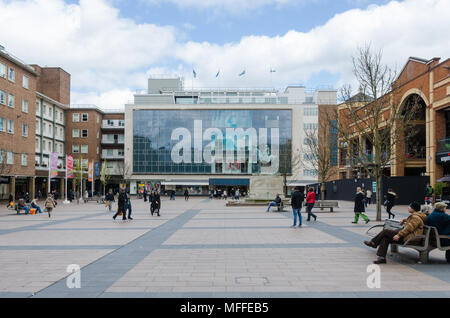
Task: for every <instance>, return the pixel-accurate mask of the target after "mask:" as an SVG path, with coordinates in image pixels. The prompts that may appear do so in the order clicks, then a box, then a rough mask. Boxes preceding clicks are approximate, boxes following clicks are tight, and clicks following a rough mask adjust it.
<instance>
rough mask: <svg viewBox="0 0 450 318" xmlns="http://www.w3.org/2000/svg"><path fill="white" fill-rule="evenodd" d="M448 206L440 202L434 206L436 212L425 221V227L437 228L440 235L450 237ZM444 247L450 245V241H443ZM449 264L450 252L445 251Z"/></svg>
mask: <svg viewBox="0 0 450 318" xmlns="http://www.w3.org/2000/svg"><path fill="white" fill-rule="evenodd" d="M446 208H447V204H445V203H443V202H438V203H436V204H435V206H434V211H433V213H431V214H430V215H429V216H428V217H427V219H426V220H425V225H428V226H434V227H435V228H437V230H438V233H439V235H448V236H450V215H448V214H446V213H445V210H446ZM440 243H441V245H442V246H448V245H450V239H441V242H440ZM445 258H446V259H447V263H450V250H447V251H445Z"/></svg>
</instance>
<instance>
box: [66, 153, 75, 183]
mask: <svg viewBox="0 0 450 318" xmlns="http://www.w3.org/2000/svg"><path fill="white" fill-rule="evenodd" d="M66 169H67V178H68V179H73V157H72V156H67V157H66Z"/></svg>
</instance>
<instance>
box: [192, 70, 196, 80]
mask: <svg viewBox="0 0 450 318" xmlns="http://www.w3.org/2000/svg"><path fill="white" fill-rule="evenodd" d="M192 74H194V78H197V73H196V72H195V70H192Z"/></svg>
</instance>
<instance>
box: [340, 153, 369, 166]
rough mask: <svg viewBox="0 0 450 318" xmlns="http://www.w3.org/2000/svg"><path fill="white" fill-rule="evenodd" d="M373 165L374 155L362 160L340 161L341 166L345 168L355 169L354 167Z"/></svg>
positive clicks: (344, 159)
mask: <svg viewBox="0 0 450 318" xmlns="http://www.w3.org/2000/svg"><path fill="white" fill-rule="evenodd" d="M370 163H373V155H372V154H368V155H363V156H361V157H360V158H341V159H340V160H339V164H340V166H341V167H342V166H345V167H353V166H360V165H361V164H370Z"/></svg>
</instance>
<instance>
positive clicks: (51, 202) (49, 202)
mask: <svg viewBox="0 0 450 318" xmlns="http://www.w3.org/2000/svg"><path fill="white" fill-rule="evenodd" d="M55 207H56V201H55V200H54V199H53V195H52V194H51V193H50V192H49V193H48V195H47V199H46V200H45V208H46V209H47V212H48V217H51V213H52V211H53V209H54V208H55Z"/></svg>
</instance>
